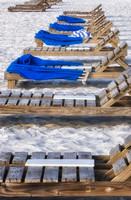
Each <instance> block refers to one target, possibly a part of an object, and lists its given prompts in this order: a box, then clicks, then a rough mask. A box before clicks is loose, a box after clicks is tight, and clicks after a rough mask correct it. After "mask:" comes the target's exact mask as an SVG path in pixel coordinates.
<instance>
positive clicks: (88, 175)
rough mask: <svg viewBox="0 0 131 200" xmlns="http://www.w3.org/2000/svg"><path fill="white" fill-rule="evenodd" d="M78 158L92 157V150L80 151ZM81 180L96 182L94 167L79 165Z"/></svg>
mask: <svg viewBox="0 0 131 200" xmlns="http://www.w3.org/2000/svg"><path fill="white" fill-rule="evenodd" d="M78 159H92V155H91V153H90V152H79V153H78ZM79 178H80V182H94V181H95V175H94V168H93V167H79Z"/></svg>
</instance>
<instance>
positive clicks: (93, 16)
mask: <svg viewBox="0 0 131 200" xmlns="http://www.w3.org/2000/svg"><path fill="white" fill-rule="evenodd" d="M103 14H104V11H102V8H101V9H99V10H97V11H96V12H94V13H92V14H84V13H79V14H77V13H73V14H72V13H69V12H68V11H64V12H63V15H65V16H69V17H76V18H81V19H87V20H90V19H96V18H97V17H99V16H101V15H103Z"/></svg>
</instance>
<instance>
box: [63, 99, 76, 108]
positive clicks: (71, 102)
mask: <svg viewBox="0 0 131 200" xmlns="http://www.w3.org/2000/svg"><path fill="white" fill-rule="evenodd" d="M64 106H65V107H66V106H67V107H70V106H71V107H72V106H74V100H73V99H65V100H64Z"/></svg>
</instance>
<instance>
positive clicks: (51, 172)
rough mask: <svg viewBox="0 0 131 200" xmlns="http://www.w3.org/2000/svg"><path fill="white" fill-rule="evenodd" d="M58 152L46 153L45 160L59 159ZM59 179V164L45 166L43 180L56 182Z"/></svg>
mask: <svg viewBox="0 0 131 200" xmlns="http://www.w3.org/2000/svg"><path fill="white" fill-rule="evenodd" d="M60 155H61V153H60V152H49V153H48V155H47V160H53V162H54V160H58V159H60ZM58 181H59V166H58V167H54V166H52V167H45V171H44V176H43V182H46V183H50V182H58Z"/></svg>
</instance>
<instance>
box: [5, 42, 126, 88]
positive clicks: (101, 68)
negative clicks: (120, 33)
mask: <svg viewBox="0 0 131 200" xmlns="http://www.w3.org/2000/svg"><path fill="white" fill-rule="evenodd" d="M127 47H128V46H127V44H126V43H125V42H123V43H122V44H121V45H120V47H117V48H116V49H115V50H114V51H113V52H112V53H110V54H109V55H108V57H106V58H104V59H103V60H102V61H101V62H98V63H94V64H92V66H91V65H88V64H87V63H85V64H84V66H59V67H60V68H66V69H76V70H77V69H82V70H83V71H84V72H83V76H82V77H81V78H79V79H78V80H81V81H83V82H86V79H102V78H104V79H105V78H108V79H110V78H116V77H118V76H119V75H120V74H121V73H122V71H124V69H127V68H128V67H129V66H128V64H127V63H126V62H125V61H124V60H123V54H124V52H125V51H126V49H127ZM114 62H116V63H117V64H119V66H111V65H112V63H114ZM57 68H58V66H57ZM4 77H5V80H7V81H8V82H7V87H8V88H9V89H14V88H16V83H17V81H18V80H21V81H22V80H25V79H24V78H22V77H21V76H20V75H19V74H15V73H9V72H5V74H4Z"/></svg>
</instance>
